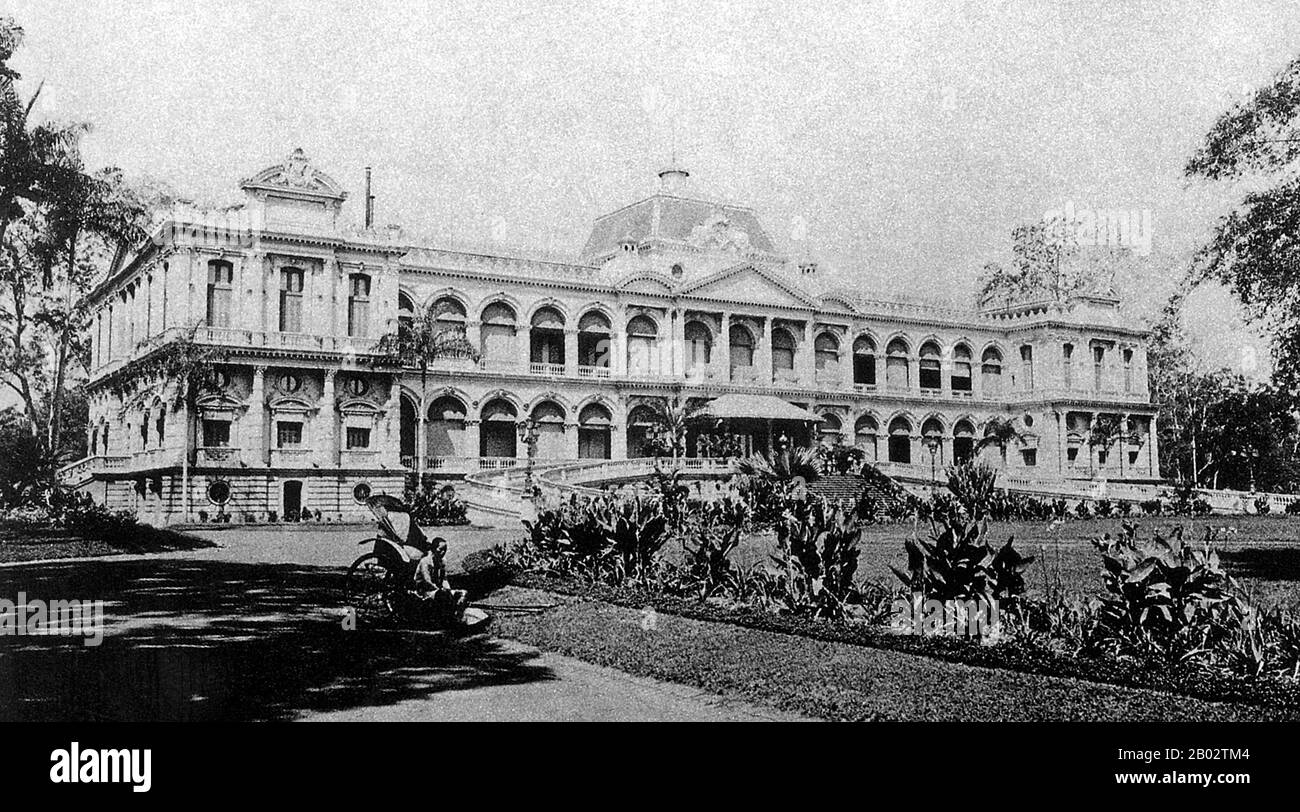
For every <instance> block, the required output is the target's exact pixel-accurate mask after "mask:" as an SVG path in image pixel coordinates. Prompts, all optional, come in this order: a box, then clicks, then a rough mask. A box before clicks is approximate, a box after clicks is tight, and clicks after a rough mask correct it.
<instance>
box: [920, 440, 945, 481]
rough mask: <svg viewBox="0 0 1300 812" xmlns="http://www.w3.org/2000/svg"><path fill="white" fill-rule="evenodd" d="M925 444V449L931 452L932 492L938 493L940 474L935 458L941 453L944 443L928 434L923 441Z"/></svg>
mask: <svg viewBox="0 0 1300 812" xmlns="http://www.w3.org/2000/svg"><path fill="white" fill-rule="evenodd" d="M921 442H922V443H925V448H926V450H927V451H929V452H930V492H931V493H932V494H933V493H936V492H937V491H938V485H939V473H938V470H937V468H936V463H935V458H936V456H937V455H938V453H939V445H940V444H941V443H942V441H941V440H940V439H939V438H938V436H936V435H934V434H927V435H925V437H924V438H922V440H921Z"/></svg>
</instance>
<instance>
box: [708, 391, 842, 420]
mask: <svg viewBox="0 0 1300 812" xmlns="http://www.w3.org/2000/svg"><path fill="white" fill-rule="evenodd" d="M692 416H693V417H711V418H714V419H719V420H737V419H746V420H798V421H800V422H804V423H818V422H821V418H820V417H818V416H817V415H815V414H813V413H812V412H810V411H808V410H807V409H800V408H799V407H798V406H795V405H794V404H792V403H786V402H785V401H784V400H781V399H780V398H778V397H773V396H771V395H723V396H722V397H719V398H714V399H713V400H711V401H709V402H708V403H706V404H704V405H703V406H702V407H700V409H699V410H697V411H696V412H695V413H694V415H692Z"/></svg>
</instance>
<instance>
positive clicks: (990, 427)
mask: <svg viewBox="0 0 1300 812" xmlns="http://www.w3.org/2000/svg"><path fill="white" fill-rule="evenodd" d="M1023 439H1024V435H1023V434H1021V433H1020V429H1019V428H1017V427H1016V421H1015V420H1014V419H1010V420H1008V419H1005V418H1001V417H993V418H990V419H989V422H988V423H986V424H984V436H983V437H981V438H980V441H979V442H978V443H976V444H975V453H977V454H978V453H979V452H980V451H983V450H984V449H985V448H988V447H989V446H991V445H996V446H997V447H998V450H999V451H1000V452H1001V454H1002V465H1003V466H1004V467H1005V466H1006V464H1007V446H1009V445H1010V444H1011V443H1018V442H1020V441H1021V440H1023Z"/></svg>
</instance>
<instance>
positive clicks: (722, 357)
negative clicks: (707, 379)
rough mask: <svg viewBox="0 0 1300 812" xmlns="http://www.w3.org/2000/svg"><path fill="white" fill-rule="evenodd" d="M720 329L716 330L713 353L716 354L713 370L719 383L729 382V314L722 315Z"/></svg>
mask: <svg viewBox="0 0 1300 812" xmlns="http://www.w3.org/2000/svg"><path fill="white" fill-rule="evenodd" d="M721 325H722V326H721V328H720V329H719V330H718V340H717V341H715V342H714V344H715V346H714V348H713V351H714V352H716V353H717V354H718V357H717V358H715V359H714V363H713V368H714V369H715V370H717V373H716V377H717V379H718V380H720V381H729V380H731V314H730V313H723V314H722V321H721Z"/></svg>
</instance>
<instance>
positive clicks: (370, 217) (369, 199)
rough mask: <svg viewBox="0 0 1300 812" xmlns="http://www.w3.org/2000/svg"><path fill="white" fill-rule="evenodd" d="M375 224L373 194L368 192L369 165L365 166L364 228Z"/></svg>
mask: <svg viewBox="0 0 1300 812" xmlns="http://www.w3.org/2000/svg"><path fill="white" fill-rule="evenodd" d="M374 224H375V196H374V195H372V194H371V193H370V167H368V166H367V167H366V228H370V227H371V226H373V225H374Z"/></svg>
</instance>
